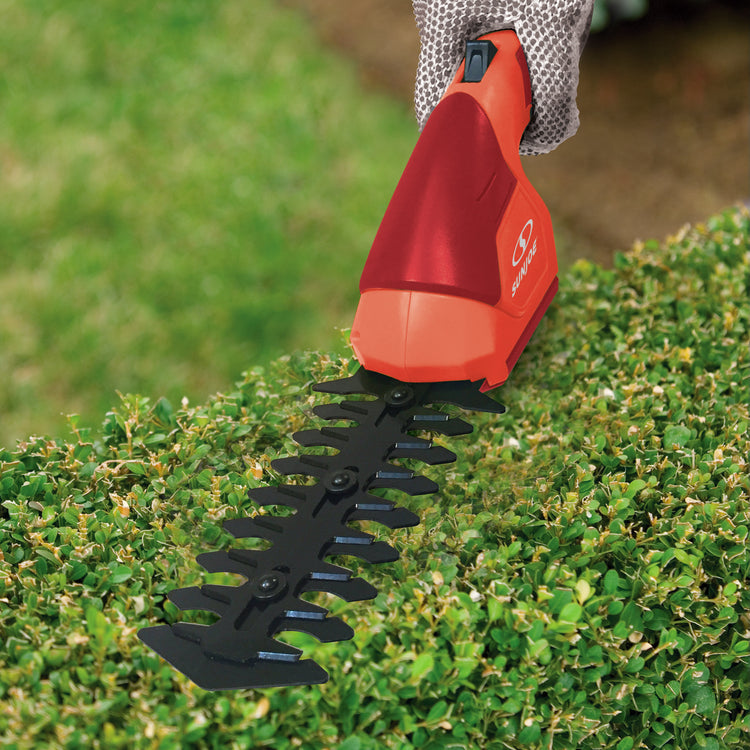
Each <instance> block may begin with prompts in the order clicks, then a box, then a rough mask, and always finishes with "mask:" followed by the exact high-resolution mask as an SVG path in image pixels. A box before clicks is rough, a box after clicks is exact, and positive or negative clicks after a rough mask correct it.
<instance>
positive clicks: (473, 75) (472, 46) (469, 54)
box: [463, 39, 497, 83]
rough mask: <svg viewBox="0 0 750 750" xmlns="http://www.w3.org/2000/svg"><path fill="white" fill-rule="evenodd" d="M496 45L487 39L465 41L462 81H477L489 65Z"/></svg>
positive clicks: (495, 50) (482, 76)
mask: <svg viewBox="0 0 750 750" xmlns="http://www.w3.org/2000/svg"><path fill="white" fill-rule="evenodd" d="M496 52H497V47H495V45H494V44H493V43H492V42H490V41H488V40H486V39H485V40H482V41H476V42H466V64H465V65H464V79H463V81H464V83H479V81H481V80H482V78H484V74H485V73H486V72H487V68H489V67H490V63H491V62H492V58H493V57H494V56H495V53H496Z"/></svg>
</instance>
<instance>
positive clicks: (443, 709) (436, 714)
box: [425, 700, 448, 724]
mask: <svg viewBox="0 0 750 750" xmlns="http://www.w3.org/2000/svg"><path fill="white" fill-rule="evenodd" d="M447 714H448V703H447V701H443V700H441V701H438V702H437V703H434V704H433V706H432V708H431V709H430V712H429V713H428V714H427V718H426V719H425V721H426V722H427V723H428V724H435V723H436V722H438V721H441V720H442V719H443V718H445V716H447Z"/></svg>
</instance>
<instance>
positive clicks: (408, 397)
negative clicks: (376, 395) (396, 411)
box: [385, 385, 414, 406]
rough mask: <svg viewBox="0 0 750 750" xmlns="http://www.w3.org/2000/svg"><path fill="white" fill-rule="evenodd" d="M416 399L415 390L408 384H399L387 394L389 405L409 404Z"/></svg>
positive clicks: (386, 399) (386, 400)
mask: <svg viewBox="0 0 750 750" xmlns="http://www.w3.org/2000/svg"><path fill="white" fill-rule="evenodd" d="M413 400H414V391H413V390H412V389H411V388H409V386H408V385H397V386H396V387H395V388H394V389H393V390H391V391H389V392H388V393H387V394H386V395H385V402H386V404H388V406H408V405H410V404H411V403H412V401H413Z"/></svg>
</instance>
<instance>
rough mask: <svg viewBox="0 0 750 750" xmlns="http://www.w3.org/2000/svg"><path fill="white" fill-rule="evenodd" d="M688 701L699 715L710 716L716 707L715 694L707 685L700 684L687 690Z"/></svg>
mask: <svg viewBox="0 0 750 750" xmlns="http://www.w3.org/2000/svg"><path fill="white" fill-rule="evenodd" d="M687 698H688V703H689V705H690V707H691V708H694V709H695V712H696V713H697V714H698V715H699V716H710V715H711V714H713V712H714V709H715V708H716V696H715V695H714V691H713V690H712V689H711V688H710V687H708V686H707V685H701V686H699V687H696V688H694V689H691V690H689V691H688V694H687Z"/></svg>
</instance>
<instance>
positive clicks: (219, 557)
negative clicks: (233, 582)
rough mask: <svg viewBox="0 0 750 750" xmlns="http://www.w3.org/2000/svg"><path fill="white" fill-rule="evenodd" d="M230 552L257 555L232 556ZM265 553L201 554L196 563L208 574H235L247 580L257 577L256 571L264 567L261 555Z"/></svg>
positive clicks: (225, 552)
mask: <svg viewBox="0 0 750 750" xmlns="http://www.w3.org/2000/svg"><path fill="white" fill-rule="evenodd" d="M230 552H235V553H239V552H242V553H255V555H254V556H253V557H250V556H246V555H242V556H240V555H238V554H235V555H231V554H230ZM263 552H265V550H229V551H228V552H227V551H224V550H217V551H216V552H201V554H200V555H198V556H197V557H196V558H195V561H196V562H197V563H198V565H200V566H201V567H202V568H203V569H204V570H205V571H206V572H207V573H234V574H237V575H241V576H244V577H245V578H252V577H253V575H255V570H256V569H257V568H258V567H262V562H261V560H260V557H259V555H260V554H262V553H263Z"/></svg>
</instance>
